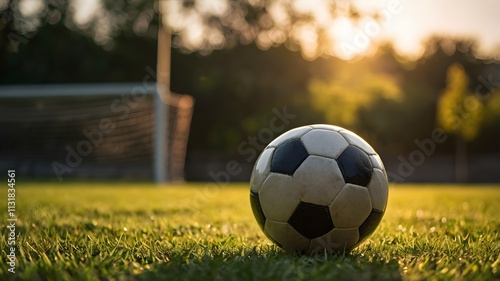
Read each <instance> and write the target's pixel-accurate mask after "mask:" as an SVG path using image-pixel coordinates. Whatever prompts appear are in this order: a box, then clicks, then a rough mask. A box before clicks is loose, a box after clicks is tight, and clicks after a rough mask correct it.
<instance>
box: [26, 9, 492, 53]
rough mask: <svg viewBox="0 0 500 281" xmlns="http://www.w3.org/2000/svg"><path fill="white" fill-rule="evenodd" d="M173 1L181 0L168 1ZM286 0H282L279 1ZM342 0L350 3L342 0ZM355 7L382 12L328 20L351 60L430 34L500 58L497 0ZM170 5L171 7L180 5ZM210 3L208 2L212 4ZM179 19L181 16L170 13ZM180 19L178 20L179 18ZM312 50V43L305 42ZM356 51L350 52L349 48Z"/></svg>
mask: <svg viewBox="0 0 500 281" xmlns="http://www.w3.org/2000/svg"><path fill="white" fill-rule="evenodd" d="M40 1H42V0H21V2H20V5H21V8H22V9H23V10H24V11H25V13H26V14H30V13H31V14H32V13H36V12H37V10H39V7H41V5H40V3H41V2H40ZM165 1H166V2H167V1H168V2H170V3H174V2H175V1H178V3H180V2H181V0H165ZM201 1H210V2H203V5H202V6H207V7H208V8H207V9H215V10H217V9H222V8H223V7H224V1H225V0H201ZM279 1H281V0H278V2H279ZM324 1H325V0H296V1H295V2H294V3H295V4H294V5H296V6H297V7H299V8H300V9H305V10H309V11H313V12H315V13H318V15H319V16H318V18H321V15H320V14H321V13H325V11H324V9H323V8H321V7H320V5H321V3H322V2H323V4H324ZM337 2H338V3H340V4H342V3H344V4H345V3H347V0H339V1H337ZM353 2H354V3H355V6H356V7H357V8H358V9H359V10H361V11H365V12H378V13H379V14H381V15H383V17H382V21H381V24H379V25H378V26H373V21H372V22H370V21H369V20H367V21H363V20H362V21H361V22H360V23H359V25H358V26H354V25H353V24H352V22H351V21H350V20H349V19H347V18H337V19H335V20H334V21H333V22H331V23H330V22H329V23H328V24H330V26H331V32H330V34H331V36H332V37H333V38H334V41H335V42H336V43H335V46H333V47H332V48H333V51H332V53H334V54H336V55H337V56H339V57H341V58H345V59H348V58H349V57H350V56H351V55H353V54H362V53H364V52H366V51H367V50H370V49H373V47H374V46H376V43H377V42H381V41H384V40H385V41H387V40H389V41H392V42H393V43H394V45H395V47H396V49H397V50H398V52H400V53H401V54H405V55H407V56H409V57H415V58H417V57H419V56H420V55H421V53H422V51H423V49H422V45H421V43H422V42H423V41H424V40H425V39H426V38H429V36H431V35H434V34H438V35H448V36H453V37H456V38H465V39H468V38H471V39H476V40H477V41H478V42H479V48H478V52H479V54H480V55H484V56H490V55H493V56H497V58H498V59H500V55H499V52H500V29H499V28H498V27H499V26H500V16H499V12H500V1H498V0H481V1H474V0H354V1H353ZM99 3H100V0H73V7H74V9H75V10H76V15H75V19H76V21H77V22H85V21H86V19H88V18H89V17H91V16H93V15H95V11H96V9H97V8H98V6H99ZM178 3H175V5H170V6H169V7H174V6H178V5H177V4H178ZM207 3H209V4H207ZM170 19H171V20H174V21H176V22H178V21H179V20H182V18H179V17H177V18H176V17H175V16H174V17H172V16H171V17H170ZM174 23H175V22H174ZM190 30H191V34H190V35H191V40H194V41H196V40H197V37H199V36H198V35H197V34H203V32H202V30H201V29H200V28H196V27H193V28H191V29H190ZM306 33H307V32H305V33H304V41H307V40H309V41H311V40H310V39H311V36H310V34H306ZM306 48H307V46H306ZM346 48H347V49H349V51H353V54H348V52H346V50H345V49H346Z"/></svg>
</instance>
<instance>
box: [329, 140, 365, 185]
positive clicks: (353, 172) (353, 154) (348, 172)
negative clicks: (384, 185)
mask: <svg viewBox="0 0 500 281" xmlns="http://www.w3.org/2000/svg"><path fill="white" fill-rule="evenodd" d="M337 163H338V164H339V168H340V171H341V172H342V176H343V177H344V181H345V182H346V183H352V184H357V185H361V186H368V184H369V183H370V179H371V177H372V174H373V167H372V163H371V162H370V158H369V157H368V155H366V153H365V152H364V151H363V150H361V149H359V148H358V147H356V146H353V145H349V146H348V147H347V148H346V149H345V150H344V151H343V152H342V154H340V156H339V158H337Z"/></svg>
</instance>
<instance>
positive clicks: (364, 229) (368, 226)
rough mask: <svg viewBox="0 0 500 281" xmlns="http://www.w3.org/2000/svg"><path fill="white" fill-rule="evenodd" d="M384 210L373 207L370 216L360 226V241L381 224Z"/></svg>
mask: <svg viewBox="0 0 500 281" xmlns="http://www.w3.org/2000/svg"><path fill="white" fill-rule="evenodd" d="M383 216H384V212H382V211H379V210H375V209H373V210H372V212H371V213H370V215H368V218H366V220H365V221H364V222H363V223H362V224H361V226H360V227H359V241H363V240H365V239H366V238H368V236H370V235H371V234H372V233H373V232H374V231H375V229H376V228H377V226H378V225H379V223H380V221H381V220H382V217H383Z"/></svg>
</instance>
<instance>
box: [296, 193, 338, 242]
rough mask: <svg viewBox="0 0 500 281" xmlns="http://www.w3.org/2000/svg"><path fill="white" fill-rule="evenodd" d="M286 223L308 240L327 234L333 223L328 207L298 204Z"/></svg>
mask: <svg viewBox="0 0 500 281" xmlns="http://www.w3.org/2000/svg"><path fill="white" fill-rule="evenodd" d="M288 223H289V224H290V225H291V226H292V227H293V228H295V230H297V232H298V233H300V234H302V235H303V236H304V237H306V238H308V239H314V238H317V237H320V236H323V235H325V234H327V233H328V232H329V231H330V230H332V229H333V222H332V219H331V217H330V210H328V207H325V206H319V205H316V204H311V203H305V202H300V203H299V205H298V206H297V209H295V211H294V212H293V214H292V216H291V217H290V219H288Z"/></svg>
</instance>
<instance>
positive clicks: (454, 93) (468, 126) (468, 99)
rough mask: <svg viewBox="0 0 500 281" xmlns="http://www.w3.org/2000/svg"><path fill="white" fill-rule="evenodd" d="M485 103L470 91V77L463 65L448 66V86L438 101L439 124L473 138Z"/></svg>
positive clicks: (481, 117) (447, 129)
mask: <svg viewBox="0 0 500 281" xmlns="http://www.w3.org/2000/svg"><path fill="white" fill-rule="evenodd" d="M483 108H484V106H483V104H482V103H481V101H480V100H479V98H478V97H477V96H476V95H474V93H471V92H470V91H469V78H468V77H467V74H466V73H465V70H464V69H463V67H462V66H461V65H459V64H453V65H451V66H450V67H449V68H448V71H447V81H446V88H445V90H444V91H443V94H442V96H441V97H440V98H439V101H438V115H437V121H438V124H439V125H440V126H441V127H442V128H443V129H444V130H445V131H446V132H449V133H452V134H455V135H458V136H459V137H461V138H463V139H464V140H467V141H471V140H473V139H474V138H475V137H476V136H477V135H478V132H479V129H480V127H481V123H482V121H483Z"/></svg>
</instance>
